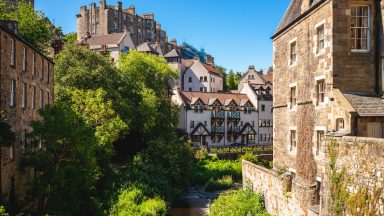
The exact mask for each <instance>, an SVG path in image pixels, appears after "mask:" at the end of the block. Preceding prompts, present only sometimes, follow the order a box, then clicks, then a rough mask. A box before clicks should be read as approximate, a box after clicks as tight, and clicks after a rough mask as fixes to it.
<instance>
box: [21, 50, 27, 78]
mask: <svg viewBox="0 0 384 216" xmlns="http://www.w3.org/2000/svg"><path fill="white" fill-rule="evenodd" d="M22 70H23V72H25V71H26V70H27V47H26V46H23V64H22Z"/></svg>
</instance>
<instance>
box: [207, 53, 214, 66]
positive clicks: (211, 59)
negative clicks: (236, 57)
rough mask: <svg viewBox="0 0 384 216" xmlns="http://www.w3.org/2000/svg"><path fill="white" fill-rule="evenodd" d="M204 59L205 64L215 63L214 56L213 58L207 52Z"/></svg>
mask: <svg viewBox="0 0 384 216" xmlns="http://www.w3.org/2000/svg"><path fill="white" fill-rule="evenodd" d="M205 60H206V62H207V64H209V65H214V64H215V58H213V57H212V56H211V55H209V54H205Z"/></svg>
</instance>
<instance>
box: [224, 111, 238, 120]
mask: <svg viewBox="0 0 384 216" xmlns="http://www.w3.org/2000/svg"><path fill="white" fill-rule="evenodd" d="M227 118H229V119H240V112H239V111H234V112H228V113H227Z"/></svg>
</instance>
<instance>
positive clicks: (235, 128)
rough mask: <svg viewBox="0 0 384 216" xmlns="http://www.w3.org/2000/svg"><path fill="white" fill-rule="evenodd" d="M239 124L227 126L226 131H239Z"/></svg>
mask: <svg viewBox="0 0 384 216" xmlns="http://www.w3.org/2000/svg"><path fill="white" fill-rule="evenodd" d="M240 130H241V129H240V126H229V127H228V129H227V132H228V133H240Z"/></svg>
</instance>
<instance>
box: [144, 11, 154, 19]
mask: <svg viewBox="0 0 384 216" xmlns="http://www.w3.org/2000/svg"><path fill="white" fill-rule="evenodd" d="M144 18H145V19H150V20H154V19H155V14H154V13H152V12H150V13H146V14H144Z"/></svg>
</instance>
